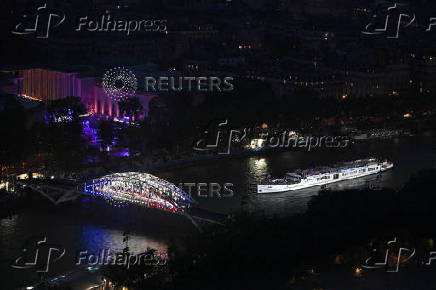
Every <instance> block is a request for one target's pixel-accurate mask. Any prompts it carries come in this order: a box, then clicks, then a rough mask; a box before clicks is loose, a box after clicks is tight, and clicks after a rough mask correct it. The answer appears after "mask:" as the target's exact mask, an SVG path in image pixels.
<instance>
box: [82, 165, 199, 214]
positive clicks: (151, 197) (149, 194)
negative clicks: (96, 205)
mask: <svg viewBox="0 0 436 290" xmlns="http://www.w3.org/2000/svg"><path fill="white" fill-rule="evenodd" d="M84 192H85V193H86V194H90V195H95V196H98V197H103V198H105V199H109V200H111V201H113V202H115V203H118V202H120V203H131V204H138V205H142V206H147V207H152V208H157V209H161V210H165V211H169V212H174V213H183V212H185V210H186V209H188V208H190V207H191V205H192V204H193V203H194V200H193V199H192V198H191V197H190V196H189V195H188V194H187V193H185V192H184V191H183V190H181V189H180V188H178V187H177V186H175V185H174V184H172V183H170V182H168V181H166V180H163V179H160V178H158V177H156V176H154V175H151V174H148V173H142V172H125V173H114V174H109V175H105V176H103V177H101V178H99V179H94V180H92V181H90V182H87V183H85V185H84Z"/></svg>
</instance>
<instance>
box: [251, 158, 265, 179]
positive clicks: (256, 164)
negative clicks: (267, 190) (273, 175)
mask: <svg viewBox="0 0 436 290" xmlns="http://www.w3.org/2000/svg"><path fill="white" fill-rule="evenodd" d="M248 167H249V172H250V174H252V175H254V177H264V176H265V175H266V174H267V168H268V163H267V161H266V159H265V158H260V159H257V158H255V157H252V158H250V159H249V161H248Z"/></svg>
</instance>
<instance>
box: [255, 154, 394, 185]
mask: <svg viewBox="0 0 436 290" xmlns="http://www.w3.org/2000/svg"><path fill="white" fill-rule="evenodd" d="M392 167H394V164H393V163H392V162H389V161H387V160H384V161H380V160H377V159H375V158H369V159H362V160H356V161H351V162H345V163H340V164H336V165H334V166H331V167H319V168H313V169H306V170H297V171H296V172H294V173H286V174H285V177H284V178H282V179H268V180H265V181H263V182H261V183H260V184H258V185H257V193H274V192H284V191H290V190H297V189H302V188H307V187H312V186H317V185H321V186H322V185H325V184H329V183H333V182H338V181H342V180H349V179H354V178H359V177H363V176H367V175H371V174H376V173H380V172H383V171H386V170H388V169H391V168H392Z"/></svg>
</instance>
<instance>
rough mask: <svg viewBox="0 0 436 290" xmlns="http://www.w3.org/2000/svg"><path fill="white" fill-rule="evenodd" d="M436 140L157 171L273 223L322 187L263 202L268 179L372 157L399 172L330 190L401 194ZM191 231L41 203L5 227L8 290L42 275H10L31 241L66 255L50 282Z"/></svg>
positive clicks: (431, 159)
mask: <svg viewBox="0 0 436 290" xmlns="http://www.w3.org/2000/svg"><path fill="white" fill-rule="evenodd" d="M435 141H436V135H435V134H434V133H425V134H423V135H420V136H415V137H402V138H395V139H390V140H371V141H369V140H368V141H362V142H360V143H358V144H353V145H350V146H349V147H348V148H336V149H333V148H331V149H316V150H311V151H310V152H308V151H307V150H303V149H302V150H299V151H295V150H289V151H280V152H268V153H264V154H260V155H258V156H251V157H247V156H245V157H237V158H225V159H220V160H209V161H203V162H199V163H195V164H189V165H183V166H178V167H173V168H164V169H159V170H153V171H152V172H150V173H152V174H155V175H157V176H159V177H161V178H164V179H166V180H168V181H171V182H173V183H175V184H176V185H178V184H179V183H211V182H214V183H218V184H221V185H223V184H225V183H231V184H233V186H231V187H230V188H231V189H232V190H233V191H234V196H233V197H221V198H220V197H218V196H216V195H215V196H214V197H209V198H206V197H198V196H196V193H195V192H193V197H194V199H195V200H196V201H197V202H198V203H199V205H200V207H202V208H205V209H208V210H211V211H215V212H220V213H230V212H232V211H236V210H239V209H240V208H244V209H245V210H248V211H251V212H264V213H265V214H267V215H269V216H287V215H293V214H297V213H302V212H304V211H305V210H306V208H307V203H308V201H309V200H310V198H311V197H312V196H314V195H317V193H318V191H319V187H314V188H309V189H303V190H299V191H294V192H286V193H279V194H269V195H258V194H256V193H255V185H256V183H257V182H258V181H260V180H261V179H263V178H265V177H266V176H267V175H268V174H270V175H271V176H273V177H282V176H283V174H284V173H286V172H288V171H292V170H295V169H298V168H302V169H304V168H310V167H313V166H317V165H329V164H333V163H336V162H340V161H349V160H355V159H360V158H366V157H370V156H374V157H382V158H387V159H389V160H391V161H393V162H394V166H395V168H394V169H393V170H392V171H389V172H385V173H383V174H382V175H381V178H377V177H376V176H368V177H364V178H361V179H357V180H353V181H346V182H342V183H338V184H333V185H329V186H328V188H331V189H344V188H365V187H368V186H371V187H373V188H375V187H392V188H395V189H399V188H401V186H402V185H403V184H404V183H405V182H406V181H407V180H408V178H409V177H410V175H411V174H413V173H416V172H418V171H419V170H420V169H422V168H429V167H432V166H434V165H435V156H436V142H435ZM192 229H193V226H192V224H191V223H190V222H189V221H188V220H187V219H186V218H184V217H181V216H178V215H171V214H167V213H164V212H159V211H157V210H152V209H145V208H138V207H121V208H116V207H112V206H110V205H109V204H107V203H106V202H105V201H102V200H97V199H94V198H90V197H84V198H82V199H81V200H79V201H77V202H75V203H73V204H68V205H61V206H56V207H55V206H52V205H50V204H48V203H47V204H44V203H37V204H35V206H34V207H33V208H32V209H30V210H26V211H25V212H21V213H19V214H18V215H16V216H14V217H13V218H12V219H3V220H0V273H2V275H1V276H2V281H1V282H0V283H1V285H2V289H14V288H16V287H23V286H28V285H31V284H32V282H33V281H35V279H37V278H38V275H37V274H36V273H35V270H33V269H12V268H11V267H10V264H11V262H12V261H13V260H14V259H16V258H17V257H19V256H21V255H22V249H23V245H24V243H25V242H26V240H28V239H29V238H32V237H46V238H47V243H49V244H53V245H56V246H58V247H62V248H64V249H65V256H64V257H63V258H62V259H61V260H59V261H57V262H55V263H52V264H51V268H50V272H49V276H55V275H57V274H60V273H65V272H67V271H70V270H76V269H77V268H78V266H76V265H75V263H76V262H77V253H78V252H79V251H83V250H87V251H88V253H98V252H99V251H101V250H102V249H111V250H112V251H119V250H122V249H123V248H124V247H125V245H126V244H125V242H123V233H124V232H125V231H128V232H129V235H130V239H129V241H128V246H129V247H130V250H131V252H133V253H140V252H143V251H145V250H146V249H147V247H151V248H155V249H157V250H158V251H161V252H165V251H166V248H167V245H168V243H169V241H170V239H172V238H176V239H177V237H180V236H181V235H183V233H185V232H187V231H190V230H192Z"/></svg>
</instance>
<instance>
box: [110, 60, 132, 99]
mask: <svg viewBox="0 0 436 290" xmlns="http://www.w3.org/2000/svg"><path fill="white" fill-rule="evenodd" d="M102 85H103V90H104V92H105V94H106V96H108V97H109V98H111V99H113V100H115V101H123V100H125V99H127V98H128V97H131V96H133V95H135V93H136V90H137V89H138V79H137V78H136V76H135V74H134V73H133V72H132V71H131V70H128V69H126V68H124V67H116V68H113V69H110V70H108V71H107V72H106V73H105V74H104V76H103V82H102Z"/></svg>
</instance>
